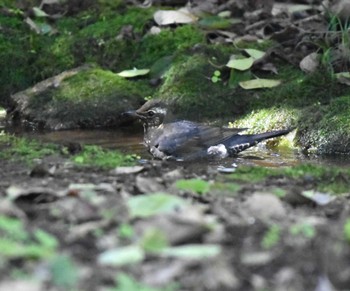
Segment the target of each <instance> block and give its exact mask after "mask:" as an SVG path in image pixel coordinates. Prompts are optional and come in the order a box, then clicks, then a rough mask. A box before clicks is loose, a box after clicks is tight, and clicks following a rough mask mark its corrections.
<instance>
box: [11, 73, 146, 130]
mask: <svg viewBox="0 0 350 291" xmlns="http://www.w3.org/2000/svg"><path fill="white" fill-rule="evenodd" d="M150 90H151V89H150V87H149V86H148V85H147V84H146V83H140V82H139V83H138V82H130V81H128V80H126V79H124V78H122V77H119V76H118V75H117V74H114V73H113V72H111V71H107V70H103V69H100V68H98V67H93V66H81V67H78V68H75V69H72V70H68V71H65V72H63V73H61V74H59V75H56V76H54V77H51V78H48V79H46V80H44V81H42V82H39V83H37V84H36V85H34V86H33V87H31V88H28V89H26V90H24V91H21V92H18V93H16V94H14V95H12V96H11V103H12V104H13V105H14V106H13V108H14V109H13V110H12V111H11V112H10V113H9V114H8V117H7V119H8V121H10V122H12V123H14V124H20V125H23V126H25V127H26V126H29V125H30V127H34V128H35V129H36V128H45V129H50V130H60V129H72V128H95V127H107V126H117V125H119V124H120V123H122V122H123V121H124V120H123V118H122V117H121V113H122V112H125V111H127V110H129V109H130V108H137V107H138V106H139V105H140V103H141V102H142V100H143V96H145V95H147V94H148V93H149V92H150Z"/></svg>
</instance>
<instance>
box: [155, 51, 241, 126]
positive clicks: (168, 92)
mask: <svg viewBox="0 0 350 291" xmlns="http://www.w3.org/2000/svg"><path fill="white" fill-rule="evenodd" d="M232 50H233V48H232V49H231V50H227V49H225V48H224V49H220V48H219V47H216V48H213V47H210V46H204V45H202V46H198V47H194V48H192V49H190V50H187V52H186V51H182V52H181V53H178V55H177V57H176V58H175V59H174V61H173V64H172V66H171V67H170V69H169V70H168V71H167V73H166V74H165V76H164V82H163V84H162V85H161V87H160V88H159V90H158V92H157V94H156V96H157V97H158V98H160V99H163V100H166V101H168V102H170V103H173V104H174V108H175V111H176V112H175V113H176V114H177V115H179V116H181V117H185V118H191V119H192V120H205V119H215V118H222V117H231V118H233V116H236V115H237V114H238V113H239V112H241V108H242V107H244V106H245V103H246V100H243V99H241V98H240V96H239V95H237V94H235V91H234V90H232V89H231V88H229V86H227V85H225V84H223V83H222V82H218V83H213V82H212V80H211V77H212V76H213V74H214V72H215V71H216V70H218V68H217V66H215V65H214V64H215V63H219V64H220V63H221V64H222V63H225V62H227V60H228V59H229V56H230V53H229V52H230V51H231V52H232ZM222 71H223V73H222V74H224V71H225V68H224V69H223V70H222Z"/></svg>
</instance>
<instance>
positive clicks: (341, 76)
mask: <svg viewBox="0 0 350 291" xmlns="http://www.w3.org/2000/svg"><path fill="white" fill-rule="evenodd" d="M335 77H336V78H337V81H338V82H339V83H340V84H344V85H347V86H350V73H349V72H341V73H336V74H335Z"/></svg>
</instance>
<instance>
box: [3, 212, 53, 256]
mask: <svg viewBox="0 0 350 291" xmlns="http://www.w3.org/2000/svg"><path fill="white" fill-rule="evenodd" d="M57 247H58V241H57V240H56V238H55V237H54V236H52V235H51V234H49V233H47V232H45V231H44V230H41V229H34V230H33V232H29V231H27V230H26V229H25V226H24V224H23V222H22V221H21V220H19V219H17V218H10V217H7V216H0V256H2V257H4V258H10V259H11V258H22V259H23V258H26V259H40V258H48V257H50V256H52V255H53V254H54V253H55V252H56V249H57Z"/></svg>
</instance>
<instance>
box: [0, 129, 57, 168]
mask: <svg viewBox="0 0 350 291" xmlns="http://www.w3.org/2000/svg"><path fill="white" fill-rule="evenodd" d="M0 149H1V151H0V159H8V160H14V161H23V162H25V163H27V164H32V163H33V161H34V160H35V159H41V158H43V157H45V156H48V155H52V154H55V153H58V150H59V148H58V146H57V145H53V144H45V145H43V144H42V143H39V142H37V141H35V140H29V139H26V138H17V137H14V136H12V135H7V134H4V133H0Z"/></svg>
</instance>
